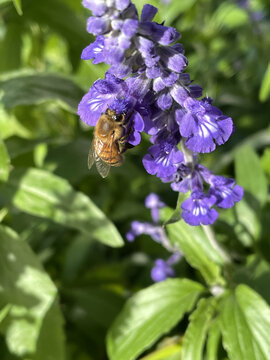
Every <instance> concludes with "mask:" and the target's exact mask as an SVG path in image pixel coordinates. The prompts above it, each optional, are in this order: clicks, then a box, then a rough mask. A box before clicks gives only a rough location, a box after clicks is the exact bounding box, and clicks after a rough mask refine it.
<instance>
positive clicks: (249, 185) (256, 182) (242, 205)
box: [235, 146, 268, 246]
mask: <svg viewBox="0 0 270 360" xmlns="http://www.w3.org/2000/svg"><path fill="white" fill-rule="evenodd" d="M235 172H236V182H237V184H239V185H241V186H242V187H243V188H244V191H245V192H244V198H243V199H242V200H241V201H240V202H239V203H237V204H236V206H235V209H236V215H237V222H238V223H239V229H238V230H239V231H237V233H238V238H239V240H240V241H241V242H242V243H243V244H244V245H245V246H251V245H252V244H253V243H254V241H256V240H257V239H258V238H259V236H260V231H261V226H260V221H259V215H260V211H261V207H262V206H263V205H264V204H265V202H266V200H267V193H268V189H267V187H268V186H267V179H266V176H265V174H264V172H263V169H262V165H261V162H260V159H259V157H258V155H257V154H256V152H255V151H254V150H253V149H252V148H251V147H249V146H243V147H241V148H239V149H238V150H237V151H236V154H235Z"/></svg>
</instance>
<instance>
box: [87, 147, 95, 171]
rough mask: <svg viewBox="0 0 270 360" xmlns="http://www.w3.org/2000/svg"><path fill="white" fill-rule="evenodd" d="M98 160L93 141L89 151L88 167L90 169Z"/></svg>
mask: <svg viewBox="0 0 270 360" xmlns="http://www.w3.org/2000/svg"><path fill="white" fill-rule="evenodd" d="M95 160H96V151H95V143H94V140H93V141H92V143H91V145H90V149H89V153H88V169H89V170H90V169H91V167H92V166H93V164H94V162H95Z"/></svg>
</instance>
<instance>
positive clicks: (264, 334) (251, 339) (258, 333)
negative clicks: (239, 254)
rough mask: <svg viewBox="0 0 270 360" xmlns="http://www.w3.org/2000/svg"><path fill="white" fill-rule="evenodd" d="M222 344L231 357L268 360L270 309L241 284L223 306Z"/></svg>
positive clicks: (232, 358)
mask: <svg viewBox="0 0 270 360" xmlns="http://www.w3.org/2000/svg"><path fill="white" fill-rule="evenodd" d="M221 311H222V312H221V320H222V323H221V331H222V336H223V345H224V347H225V349H226V350H227V352H228V355H229V358H230V359H231V360H234V359H237V360H268V359H269V354H270V342H269V331H270V308H269V306H268V305H267V304H266V302H265V301H264V300H263V299H262V298H261V297H260V296H259V295H258V294H257V293H256V292H255V291H254V290H252V289H251V288H249V287H248V286H246V285H239V286H238V287H237V288H236V290H235V293H234V294H231V295H227V297H226V298H225V300H224V302H223V303H222V308H221Z"/></svg>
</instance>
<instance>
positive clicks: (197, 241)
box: [166, 220, 224, 285]
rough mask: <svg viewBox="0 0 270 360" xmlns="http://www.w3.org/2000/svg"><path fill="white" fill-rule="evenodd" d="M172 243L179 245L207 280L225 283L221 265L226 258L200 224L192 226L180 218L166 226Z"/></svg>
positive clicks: (212, 282)
mask: <svg viewBox="0 0 270 360" xmlns="http://www.w3.org/2000/svg"><path fill="white" fill-rule="evenodd" d="M166 229H167V231H168V234H169V238H170V240H171V242H172V243H175V244H177V245H178V246H179V248H180V250H181V251H182V252H183V254H184V256H185V258H186V260H187V261H188V262H189V263H190V265H191V266H193V267H194V268H195V269H197V270H199V271H200V272H201V274H202V276H203V277H204V278H205V280H206V281H207V282H208V283H209V284H211V285H214V284H217V283H220V284H223V282H224V280H223V279H222V277H221V275H220V271H221V269H220V266H222V265H223V264H224V259H223V258H222V256H221V255H220V253H219V252H218V250H217V249H216V248H214V247H213V245H212V244H211V243H210V241H209V239H208V238H207V236H206V235H205V233H204V232H203V230H202V228H201V227H199V226H190V225H188V224H186V223H185V222H184V221H182V220H180V221H178V222H176V223H174V224H170V225H167V226H166Z"/></svg>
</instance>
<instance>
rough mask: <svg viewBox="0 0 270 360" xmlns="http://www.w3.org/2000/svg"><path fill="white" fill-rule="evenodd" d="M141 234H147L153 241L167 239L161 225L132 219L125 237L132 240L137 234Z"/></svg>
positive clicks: (161, 241)
mask: <svg viewBox="0 0 270 360" xmlns="http://www.w3.org/2000/svg"><path fill="white" fill-rule="evenodd" d="M143 234H144V235H149V236H150V237H151V238H152V239H153V240H154V241H156V242H157V243H160V244H162V243H163V242H164V241H165V242H167V241H168V240H167V236H166V234H165V231H164V229H163V228H162V227H161V226H159V225H156V224H151V223H148V222H141V221H132V223H131V229H130V230H129V231H128V232H127V233H126V238H127V240H128V241H130V242H132V241H134V240H135V238H136V237H137V236H139V235H143Z"/></svg>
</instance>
